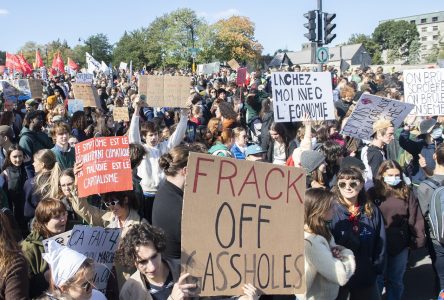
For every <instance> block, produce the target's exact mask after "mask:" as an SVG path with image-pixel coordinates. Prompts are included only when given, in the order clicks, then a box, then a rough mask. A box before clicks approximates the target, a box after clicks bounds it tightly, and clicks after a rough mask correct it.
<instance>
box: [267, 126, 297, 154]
mask: <svg viewBox="0 0 444 300" xmlns="http://www.w3.org/2000/svg"><path fill="white" fill-rule="evenodd" d="M270 130H273V131H276V133H277V134H279V136H280V137H281V138H282V141H283V142H284V144H285V151H287V150H288V146H289V145H290V141H291V137H290V134H289V133H288V130H287V127H285V125H284V124H283V123H275V122H273V123H271V125H270V129H269V130H268V132H270Z"/></svg>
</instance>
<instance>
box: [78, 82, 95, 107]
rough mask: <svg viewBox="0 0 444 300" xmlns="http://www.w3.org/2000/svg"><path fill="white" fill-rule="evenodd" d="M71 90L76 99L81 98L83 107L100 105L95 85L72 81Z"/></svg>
mask: <svg viewBox="0 0 444 300" xmlns="http://www.w3.org/2000/svg"><path fill="white" fill-rule="evenodd" d="M72 90H73V92H74V96H75V97H76V99H81V100H83V107H101V105H100V98H99V94H98V93H97V89H96V87H95V86H92V85H91V84H88V83H74V84H73V85H72Z"/></svg>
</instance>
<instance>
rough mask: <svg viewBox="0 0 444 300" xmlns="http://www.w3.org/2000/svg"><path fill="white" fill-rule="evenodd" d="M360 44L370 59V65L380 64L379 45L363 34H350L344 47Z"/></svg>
mask: <svg viewBox="0 0 444 300" xmlns="http://www.w3.org/2000/svg"><path fill="white" fill-rule="evenodd" d="M353 44H362V45H363V46H364V48H365V49H366V50H367V52H368V54H369V55H370V57H371V58H372V64H375V65H377V64H382V63H383V61H382V58H381V50H380V49H379V45H378V44H377V43H376V42H375V41H374V40H373V39H372V37H371V36H368V35H365V34H362V33H361V34H357V33H355V34H352V36H351V37H350V38H349V39H348V41H347V43H345V45H353Z"/></svg>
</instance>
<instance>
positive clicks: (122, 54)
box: [113, 28, 148, 68]
mask: <svg viewBox="0 0 444 300" xmlns="http://www.w3.org/2000/svg"><path fill="white" fill-rule="evenodd" d="M147 34H148V32H147V30H146V29H145V28H141V29H137V30H134V31H132V32H130V33H127V32H126V31H125V33H124V34H123V36H122V37H121V38H120V40H119V41H118V42H117V43H116V47H115V48H114V51H113V65H115V66H119V64H120V62H127V63H129V61H131V60H132V61H133V66H134V67H135V68H142V67H143V65H144V64H145V63H146V61H147V60H146V57H145V51H146V49H145V48H146V45H147V44H148V43H147V40H148V35H147Z"/></svg>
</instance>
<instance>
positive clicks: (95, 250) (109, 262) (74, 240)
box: [67, 225, 120, 292]
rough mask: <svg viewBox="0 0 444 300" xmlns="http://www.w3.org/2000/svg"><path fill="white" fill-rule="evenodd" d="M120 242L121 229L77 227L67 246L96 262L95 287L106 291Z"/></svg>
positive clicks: (73, 230) (72, 232)
mask: <svg viewBox="0 0 444 300" xmlns="http://www.w3.org/2000/svg"><path fill="white" fill-rule="evenodd" d="M119 240H120V228H102V227H90V226H82V225H76V226H74V228H73V229H72V231H71V237H70V238H69V241H68V244H67V246H68V247H69V248H71V249H72V250H75V251H77V252H80V253H82V254H83V255H85V256H86V257H88V258H91V259H92V260H93V261H94V262H95V274H94V282H93V283H94V286H95V287H96V288H97V289H98V290H101V291H102V292H105V291H106V284H107V282H108V277H109V275H110V273H111V269H112V267H113V263H114V253H115V252H116V250H117V246H118V245H119Z"/></svg>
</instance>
